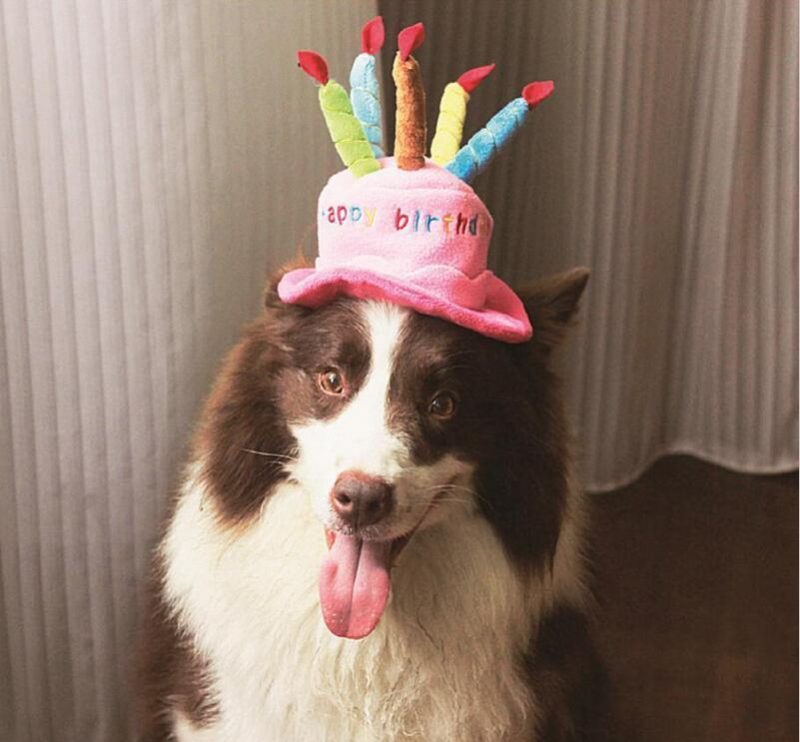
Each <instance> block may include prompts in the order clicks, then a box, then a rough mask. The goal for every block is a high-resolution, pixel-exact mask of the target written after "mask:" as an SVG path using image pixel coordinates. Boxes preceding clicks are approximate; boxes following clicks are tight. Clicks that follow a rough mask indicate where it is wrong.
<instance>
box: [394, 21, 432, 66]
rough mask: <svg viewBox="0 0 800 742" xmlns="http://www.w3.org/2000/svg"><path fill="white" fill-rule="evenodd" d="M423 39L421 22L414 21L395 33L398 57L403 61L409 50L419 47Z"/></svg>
mask: <svg viewBox="0 0 800 742" xmlns="http://www.w3.org/2000/svg"><path fill="white" fill-rule="evenodd" d="M423 41H425V26H423V25H422V24H421V23H415V24H414V25H413V26H409V27H408V28H404V29H403V30H402V31H401V32H400V33H399V34H397V48H398V49H399V51H400V59H402V60H403V61H404V62H405V61H406V60H407V59H408V57H409V55H410V54H411V52H413V51H415V50H417V49H419V47H420V46H421V45H422V42H423Z"/></svg>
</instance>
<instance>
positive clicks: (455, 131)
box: [431, 64, 494, 165]
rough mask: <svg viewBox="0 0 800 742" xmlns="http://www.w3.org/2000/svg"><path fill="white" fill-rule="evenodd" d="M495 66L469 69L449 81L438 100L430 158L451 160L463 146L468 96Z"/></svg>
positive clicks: (445, 161) (438, 161)
mask: <svg viewBox="0 0 800 742" xmlns="http://www.w3.org/2000/svg"><path fill="white" fill-rule="evenodd" d="M493 69H494V65H493V64H487V65H485V66H484V67H475V68H474V69H471V70H467V71H466V72H465V73H464V74H463V75H461V77H459V78H458V80H456V81H455V82H451V83H448V84H447V86H446V87H445V89H444V92H443V93H442V99H441V101H440V102H439V118H438V119H437V120H436V133H435V134H434V135H433V141H432V142H431V159H432V160H433V161H434V162H435V163H436V164H437V165H444V164H445V163H448V162H450V160H452V159H453V158H454V157H455V155H456V152H458V148H459V147H460V146H461V136H462V134H463V133H464V119H465V118H466V116H467V103H469V96H470V95H471V94H472V92H473V91H474V90H475V88H477V87H478V85H480V83H481V81H482V80H483V79H485V78H486V76H487V75H488V74H489V73H490V72H491V71H492V70H493Z"/></svg>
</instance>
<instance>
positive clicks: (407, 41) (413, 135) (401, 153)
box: [392, 23, 426, 170]
mask: <svg viewBox="0 0 800 742" xmlns="http://www.w3.org/2000/svg"><path fill="white" fill-rule="evenodd" d="M424 40H425V28H424V26H423V25H422V24H421V23H417V24H415V25H414V26H409V27H408V28H405V29H403V30H402V31H401V32H400V34H399V36H398V37H397V42H398V47H399V51H398V52H397V56H396V57H395V58H394V65H393V66H392V77H393V78H394V83H395V86H396V87H397V113H396V118H395V136H394V159H395V163H396V164H397V167H398V168H400V169H401V170H419V169H420V168H423V167H425V142H426V130H425V90H424V88H423V87H422V74H421V73H420V69H419V63H418V62H417V60H416V59H414V57H412V56H411V52H412V51H414V49H416V48H418V47H419V45H420V44H421V43H422V42H423V41H424Z"/></svg>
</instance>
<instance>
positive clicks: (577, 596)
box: [140, 269, 606, 742]
mask: <svg viewBox="0 0 800 742" xmlns="http://www.w3.org/2000/svg"><path fill="white" fill-rule="evenodd" d="M587 278H588V272H587V271H585V270H583V269H575V270H573V271H571V272H569V273H566V274H563V275H560V276H556V277H555V278H553V279H550V280H548V281H545V282H542V283H539V284H538V285H535V286H533V287H531V288H530V289H528V290H525V291H522V292H520V295H521V297H522V298H523V301H524V302H525V306H526V308H527V310H528V313H529V315H530V317H531V320H532V323H533V327H534V336H533V339H532V340H531V341H529V342H527V343H523V344H519V345H510V344H506V343H502V342H497V341H494V340H491V339H488V338H486V337H483V336H481V335H478V334H476V333H474V332H471V331H469V330H466V329H463V328H460V327H457V326H455V325H453V324H450V323H447V322H445V321H442V320H439V319H435V318H432V317H427V316H423V315H420V314H417V313H415V312H413V311H411V310H408V309H404V308H401V307H398V306H394V305H390V304H385V303H380V302H368V301H359V300H354V299H349V298H341V299H338V300H336V301H334V302H333V303H331V304H328V305H326V306H324V307H322V308H319V309H314V310H312V309H307V308H303V307H299V306H290V305H286V304H283V303H282V302H281V301H280V300H279V299H278V297H277V295H276V293H275V283H272V284H271V286H270V288H269V289H268V291H267V296H266V310H265V312H264V313H263V315H262V316H261V317H260V318H259V319H258V320H257V321H256V322H254V323H253V324H252V325H250V326H249V327H248V328H247V329H246V331H245V333H244V337H243V339H242V340H241V341H240V342H239V344H238V345H237V346H236V347H235V348H234V349H233V351H232V352H231V353H230V355H229V356H228V358H227V360H226V361H225V363H224V365H223V368H222V370H221V372H220V374H219V376H218V379H217V381H216V384H215V386H214V388H213V391H212V392H211V395H210V397H209V399H208V401H207V403H206V406H205V410H204V412H203V415H202V418H201V421H200V424H199V426H198V429H197V432H196V435H195V438H194V441H193V445H192V449H191V456H190V459H189V463H188V466H187V467H186V470H185V476H184V479H183V483H182V486H181V487H180V490H179V493H178V495H177V497H176V500H175V503H174V507H173V510H172V512H171V515H170V518H169V521H168V523H167V527H166V531H165V534H164V536H163V539H162V541H161V543H160V546H159V548H158V550H157V554H156V559H155V569H154V580H153V591H152V593H153V596H152V606H151V610H150V613H149V616H148V618H147V624H146V634H145V641H144V643H143V647H142V656H141V663H142V664H141V670H142V681H143V701H144V704H143V723H142V727H141V730H140V731H141V736H140V739H142V740H146V741H147V742H155V741H156V740H167V739H176V740H179V741H180V742H195V741H198V742H199V741H201V740H202V741H203V742H208V741H211V740H213V741H215V742H263V741H266V742H273V741H274V742H278V741H280V742H294V741H298V742H300V741H301V742H318V741H322V740H332V741H335V742H354V741H361V740H365V741H366V740H375V741H378V740H380V741H382V742H383V741H387V740H424V741H425V742H439V741H441V742H456V741H457V742H472V741H473V740H474V741H478V740H486V741H491V742H497V741H498V740H513V741H516V740H538V741H543V740H548V741H550V740H586V739H606V736H605V731H604V729H605V721H604V716H603V713H602V709H601V708H600V695H598V693H599V691H598V690H597V688H596V684H597V683H599V681H600V680H601V670H600V668H599V665H598V663H597V661H596V655H595V652H594V650H593V648H592V645H591V642H590V640H589V631H588V628H587V626H588V620H587V614H588V612H589V609H590V598H589V592H588V588H587V586H586V580H585V568H584V564H583V555H582V545H583V540H584V536H583V532H584V526H585V515H584V506H583V504H582V496H581V492H580V490H579V489H578V487H577V486H576V483H575V481H574V479H573V475H572V470H571V467H572V464H571V459H570V451H569V435H568V431H567V428H566V425H565V418H564V412H563V410H562V403H561V399H560V396H559V389H558V382H557V379H556V378H555V377H554V375H553V373H552V371H551V370H550V368H549V359H550V355H551V351H552V350H553V349H554V348H555V347H556V346H557V345H558V343H559V342H560V341H561V339H562V336H563V335H564V331H565V329H566V328H567V326H568V325H569V323H570V320H571V318H572V316H573V314H574V311H575V309H576V307H577V303H578V299H579V297H580V294H581V292H582V291H583V288H584V286H585V284H586V281H587Z"/></svg>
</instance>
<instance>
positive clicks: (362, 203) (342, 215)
mask: <svg viewBox="0 0 800 742" xmlns="http://www.w3.org/2000/svg"><path fill="white" fill-rule="evenodd" d="M424 36H425V32H424V28H423V26H422V24H421V23H418V24H416V25H415V26H410V27H409V28H406V29H404V30H403V31H401V32H400V34H399V36H398V47H399V50H398V52H397V55H396V56H395V59H394V65H393V68H392V76H393V78H394V81H395V85H396V90H397V105H396V126H395V143H394V156H393V157H384V156H383V154H384V147H383V141H382V133H381V108H380V92H379V86H378V80H377V76H376V71H375V54H376V53H377V52H378V51H379V50H380V48H381V46H382V44H383V39H384V30H383V22H382V20H381V18H380V17H378V18H375V19H373V20H372V21H370V22H369V23H367V24H366V25H365V26H364V29H363V31H362V53H361V54H359V55H358V56H357V57H356V60H355V62H354V63H353V68H352V70H351V73H350V86H351V91H350V94H349V95H348V94H347V92H346V91H345V89H344V88H343V87H342V86H341V85H339V83H337V82H336V81H335V80H332V79H330V77H329V75H328V67H327V64H326V62H325V60H324V59H323V58H322V57H321V56H320V55H318V54H316V53H315V52H309V51H301V52H298V60H299V65H300V67H301V68H302V69H303V70H304V71H305V72H307V73H308V74H309V75H311V76H312V77H313V78H314V79H315V80H316V81H317V82H318V83H319V85H320V87H319V100H320V107H321V109H322V112H323V115H324V118H325V122H326V124H327V125H328V129H329V132H330V135H331V138H332V140H333V142H334V145H335V147H336V149H337V151H338V153H339V155H340V157H341V159H342V161H343V163H344V164H345V166H346V169H345V170H343V171H341V172H339V173H337V174H335V175H334V176H333V177H331V179H330V180H329V181H328V183H327V185H326V186H325V187H324V188H323V189H322V192H321V193H320V196H319V202H318V206H317V225H318V229H317V235H318V248H319V256H318V258H317V259H316V262H315V264H314V267H313V268H303V269H298V270H293V271H290V272H288V273H287V274H285V275H284V276H283V278H282V279H281V281H280V283H279V285H278V294H279V296H280V298H281V299H282V300H283V301H284V302H287V303H290V304H300V305H304V306H308V307H317V306H321V305H323V304H326V303H327V302H329V301H331V300H333V299H334V298H336V297H337V296H341V295H346V296H351V297H355V298H359V299H382V300H385V301H389V302H392V303H395V304H399V305H401V306H404V307H409V308H411V309H414V310H416V311H418V312H421V313H422V314H427V315H431V316H434V317H439V318H441V319H445V320H448V321H450V322H453V323H455V324H457V325H460V326H462V327H466V328H468V329H470V330H473V331H475V332H478V333H480V334H482V335H486V336H488V337H491V338H494V339H497V340H502V341H505V342H509V343H519V342H524V341H526V340H528V339H529V338H530V337H531V335H532V328H531V323H530V320H529V319H528V315H527V313H526V312H525V308H524V307H523V305H522V301H521V300H520V299H519V297H518V296H517V295H516V294H515V293H514V292H513V291H512V289H511V288H510V287H509V286H508V285H507V284H505V283H504V282H503V281H502V280H500V279H499V278H498V277H497V276H495V275H494V274H493V273H492V272H491V271H490V270H488V269H487V267H486V266H487V254H488V250H489V243H490V241H491V237H492V228H493V220H492V216H491V214H490V213H489V211H488V209H487V208H486V206H485V205H484V203H483V201H481V199H480V198H478V196H477V195H476V194H475V191H473V190H472V188H471V187H470V185H469V182H470V181H471V180H472V179H473V178H474V177H475V176H476V175H477V174H478V173H479V172H481V171H482V170H483V169H484V168H485V167H486V166H487V165H488V164H489V162H490V161H491V160H492V159H493V158H494V157H495V156H496V155H497V154H498V153H499V152H500V151H501V150H502V149H503V148H504V147H505V145H506V144H507V143H508V141H509V140H510V139H511V137H512V136H513V135H514V134H515V133H516V132H517V131H518V130H519V129H520V128H521V127H522V125H523V124H524V123H525V121H526V119H527V117H528V114H529V113H530V112H531V111H532V110H533V109H534V108H535V106H536V105H537V104H538V103H540V102H541V101H542V100H544V99H545V98H546V97H548V96H549V95H550V93H552V91H553V83H552V82H534V83H530V84H529V85H527V86H526V87H525V88H524V89H523V91H522V95H521V96H520V97H519V98H515V99H513V100H512V101H511V102H509V103H508V104H507V105H506V106H505V107H504V108H502V109H501V110H500V111H499V112H498V113H497V114H495V115H494V116H493V117H492V118H491V119H490V120H489V121H488V122H487V124H486V126H485V127H484V128H483V129H481V130H480V131H478V132H477V133H476V134H474V135H473V136H472V137H471V138H470V139H469V141H468V142H467V143H466V144H465V145H464V146H463V147H462V146H461V138H462V133H463V126H464V118H465V116H466V107H467V102H468V101H469V97H470V94H471V93H472V92H473V91H474V89H475V88H476V87H477V85H478V84H479V83H480V81H481V80H482V79H483V78H485V77H486V75H488V74H489V73H490V72H491V71H492V69H493V67H494V65H487V66H485V67H477V68H475V69H472V70H469V71H467V72H465V73H464V74H463V75H461V76H460V77H459V78H458V79H457V80H456V81H455V82H452V83H449V84H448V85H447V86H446V87H445V90H444V93H443V95H442V98H441V103H440V108H439V117H438V120H437V125H436V132H435V134H434V137H433V141H432V143H431V157H430V158H429V157H427V156H426V155H425V152H426V131H425V93H424V90H423V87H422V79H421V75H420V69H419V64H418V63H417V61H416V60H415V59H414V57H413V56H412V55H411V53H412V52H413V51H414V50H415V49H416V48H417V47H418V46H419V45H420V44H421V43H422V41H423V40H424Z"/></svg>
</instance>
